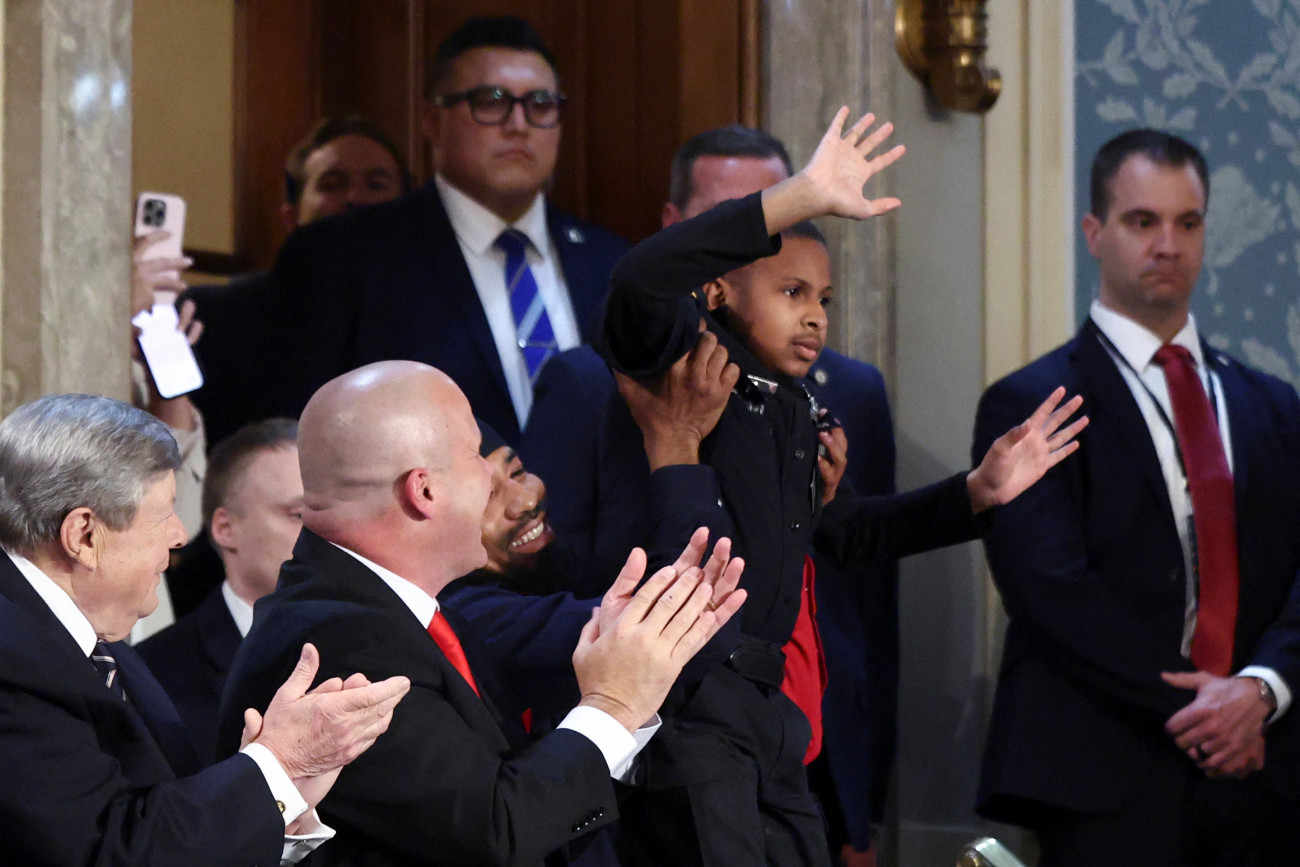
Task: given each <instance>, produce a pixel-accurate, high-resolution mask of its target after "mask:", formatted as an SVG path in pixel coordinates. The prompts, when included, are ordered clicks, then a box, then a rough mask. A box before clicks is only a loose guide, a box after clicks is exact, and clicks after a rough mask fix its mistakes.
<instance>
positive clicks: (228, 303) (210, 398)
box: [177, 271, 296, 450]
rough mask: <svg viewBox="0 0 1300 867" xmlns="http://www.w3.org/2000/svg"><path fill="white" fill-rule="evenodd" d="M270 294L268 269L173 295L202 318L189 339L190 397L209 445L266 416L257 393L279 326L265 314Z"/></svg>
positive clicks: (267, 373) (265, 376)
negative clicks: (198, 379)
mask: <svg viewBox="0 0 1300 867" xmlns="http://www.w3.org/2000/svg"><path fill="white" fill-rule="evenodd" d="M270 297H271V275H270V273H269V272H266V271H256V272H253V273H249V274H240V275H237V276H235V277H232V278H231V280H230V282H229V283H225V284H222V285H215V286H192V287H190V288H189V289H187V290H186V291H185V292H184V294H182V295H181V297H180V299H179V300H178V301H177V305H178V306H179V305H180V304H183V303H184V302H185V301H193V302H194V316H195V318H196V319H197V320H198V321H200V322H202V323H203V335H202V336H201V337H200V338H199V341H198V342H197V343H195V344H194V356H195V358H197V359H198V362H199V368H200V369H201V370H202V371H203V387H202V388H200V389H199V390H198V391H195V392H194V393H193V394H191V395H190V399H191V400H192V401H193V402H194V405H195V406H196V407H198V409H199V411H200V412H201V413H203V427H204V433H205V434H206V436H207V440H208V448H209V450H211V448H212V447H213V446H215V445H216V444H217V443H219V442H221V441H222V440H223V439H225V438H226V437H228V436H230V435H231V434H232V433H234V432H235V431H237V430H239V429H240V428H241V427H243V426H244V425H246V424H249V423H250V422H254V421H259V420H261V419H263V418H267V417H268V416H267V415H266V411H267V409H266V408H263V407H261V406H260V405H259V404H260V401H259V400H258V396H259V395H260V394H261V393H262V392H263V390H264V389H265V387H266V383H267V380H268V379H269V378H271V377H273V376H274V375H275V374H274V373H273V370H274V368H273V367H271V364H272V363H273V359H272V358H269V357H268V356H267V352H268V347H269V346H272V345H274V344H273V343H272V342H271V341H273V340H274V338H275V335H276V334H277V333H278V332H279V331H280V329H279V328H277V327H275V323H274V322H273V320H272V319H271V317H270V308H269V306H268V305H269V300H270ZM295 415H296V413H295Z"/></svg>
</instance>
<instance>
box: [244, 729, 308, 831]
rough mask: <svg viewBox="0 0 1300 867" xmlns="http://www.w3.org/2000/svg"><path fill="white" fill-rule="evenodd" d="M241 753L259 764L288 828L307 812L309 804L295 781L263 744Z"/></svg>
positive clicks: (250, 747)
mask: <svg viewBox="0 0 1300 867" xmlns="http://www.w3.org/2000/svg"><path fill="white" fill-rule="evenodd" d="M240 752H241V753H243V754H244V755H246V756H248V757H249V758H250V759H252V760H253V761H254V762H256V763H257V767H258V769H259V770H261V772H262V776H263V777H265V778H266V785H267V788H269V789H270V790H271V797H272V798H275V803H276V806H277V807H279V808H280V813H281V814H282V815H283V817H284V824H285V827H286V828H287V827H288V826H289V823H291V822H292V821H293V820H294V819H297V818H298V817H299V816H301V815H302V814H303V813H305V812H307V802H306V801H304V800H303V798H302V795H300V794H298V789H297V787H295V786H294V784H293V780H291V779H289V775H288V774H287V773H285V771H284V768H282V767H280V763H279V761H277V760H276V758H275V756H273V755H271V751H270V750H268V749H267V748H266V747H264V746H262V745H261V744H249V745H248V746H246V747H244V748H243V749H242V750H240Z"/></svg>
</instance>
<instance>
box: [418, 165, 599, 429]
mask: <svg viewBox="0 0 1300 867" xmlns="http://www.w3.org/2000/svg"><path fill="white" fill-rule="evenodd" d="M433 182H434V184H436V185H437V187H438V195H439V196H441V197H442V205H443V207H444V208H445V209H446V211H447V218H448V219H449V220H450V221H451V228H452V230H453V231H454V232H455V233H456V241H457V242H458V243H459V244H460V251H461V254H462V255H464V257H465V264H466V265H467V266H469V274H470V277H472V278H473V279H474V288H475V289H476V290H478V298H479V302H480V303H481V304H482V305H483V313H484V314H486V316H487V321H488V327H489V328H491V329H492V340H493V342H494V343H496V347H497V355H498V356H499V357H500V359H501V369H502V370H503V371H504V372H505V376H506V387H507V388H508V389H509V390H510V402H511V403H512V404H514V408H515V416H516V417H517V418H518V419H519V427H520V428H523V426H524V424H525V423H526V422H527V421H528V413H529V411H530V410H531V409H532V406H533V386H532V382H531V381H530V380H529V378H528V365H527V363H526V362H525V361H524V354H523V352H522V351H521V350H520V349H519V343H518V338H517V335H516V331H515V317H514V314H513V313H512V312H511V310H510V295H509V293H508V292H507V291H506V274H505V267H506V254H505V253H504V252H503V251H502V250H499V249H498V248H497V246H496V240H497V238H499V237H500V236H501V233H502V232H504V231H505V230H506V229H518V230H519V231H520V232H522V233H523V234H524V235H525V236H527V238H528V241H529V247H528V251H527V253H526V255H527V257H528V267H529V269H530V270H531V271H532V273H533V279H534V280H535V281H537V291H538V294H539V295H541V297H542V303H543V304H544V305H545V307H546V315H547V318H549V319H550V321H551V330H552V331H553V332H554V333H555V342H556V344H557V345H558V346H559V351H561V352H563V351H564V350H566V349H572V348H574V347H575V346H577V345H578V344H579V343H581V342H582V333H581V331H579V329H578V319H577V316H575V315H574V312H573V301H572V300H571V299H570V298H569V289H568V285H567V284H566V283H565V282H564V272H563V270H562V269H561V268H560V263H559V259H558V257H557V255H556V253H555V247H554V245H553V244H552V243H551V234H550V232H549V231H548V230H547V227H546V199H545V198H544V197H543V196H542V194H541V193H538V194H537V198H536V199H534V200H533V204H532V205H531V206H530V207H529V208H528V210H527V211H525V212H524V215H523V216H522V217H520V218H519V219H518V220H516V221H515V222H514V223H512V224H507V223H506V222H505V221H504V220H502V219H501V218H500V217H498V216H497V215H496V214H494V213H492V212H491V211H489V210H488V209H487V208H485V207H483V206H482V205H480V204H479V203H478V202H476V201H474V200H473V199H471V198H470V197H469V196H467V195H465V194H464V193H462V192H461V191H460V190H458V189H456V188H455V187H453V186H452V185H451V184H450V183H448V182H447V181H446V180H444V179H443V178H442V177H441V176H438V175H435V176H434V179H433Z"/></svg>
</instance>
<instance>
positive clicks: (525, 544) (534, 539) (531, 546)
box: [510, 512, 555, 554]
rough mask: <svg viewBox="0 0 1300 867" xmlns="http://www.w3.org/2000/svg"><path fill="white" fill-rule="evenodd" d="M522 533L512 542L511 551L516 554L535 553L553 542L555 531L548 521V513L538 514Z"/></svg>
mask: <svg viewBox="0 0 1300 867" xmlns="http://www.w3.org/2000/svg"><path fill="white" fill-rule="evenodd" d="M525 526H527V529H525V530H524V531H523V532H522V533H520V534H519V535H518V536H516V537H515V538H514V540H513V541H512V542H511V543H510V551H511V553H514V554H535V553H537V552H538V551H540V550H542V549H543V548H545V547H546V546H547V545H549V544H551V539H552V538H554V535H555V534H554V533H553V532H552V531H551V528H550V525H549V524H547V523H546V513H545V512H543V513H542V514H540V515H538V516H537V517H536V518H535V519H533V521H532V522H531V524H530V525H525Z"/></svg>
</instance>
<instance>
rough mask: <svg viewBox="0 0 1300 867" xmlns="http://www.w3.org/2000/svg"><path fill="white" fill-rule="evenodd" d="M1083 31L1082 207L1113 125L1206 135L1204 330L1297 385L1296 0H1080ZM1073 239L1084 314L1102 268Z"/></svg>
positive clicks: (1299, 101) (1078, 166)
mask: <svg viewBox="0 0 1300 867" xmlns="http://www.w3.org/2000/svg"><path fill="white" fill-rule="evenodd" d="M1075 34H1076V46H1075V60H1076V67H1075V123H1076V138H1075V189H1076V212H1077V213H1078V214H1080V215H1082V214H1083V213H1085V212H1086V210H1087V207H1088V202H1087V198H1088V166H1089V162H1090V161H1091V159H1092V155H1093V153H1094V152H1096V150H1097V148H1098V146H1100V145H1101V144H1102V143H1103V142H1105V141H1106V140H1107V139H1109V138H1110V137H1111V136H1113V135H1115V134H1116V133H1119V132H1122V131H1123V130H1125V129H1128V128H1130V127H1135V126H1151V127H1156V128H1160V129H1165V130H1168V131H1170V132H1173V133H1176V134H1178V135H1181V136H1182V137H1184V138H1186V139H1188V140H1189V141H1191V142H1192V143H1193V144H1195V145H1196V146H1197V147H1199V148H1201V150H1202V151H1204V153H1205V156H1206V158H1207V159H1208V160H1209V163H1210V205H1209V213H1208V215H1207V218H1206V241H1205V266H1204V272H1203V274H1202V277H1201V281H1200V283H1199V284H1198V286H1197V290H1196V295H1195V297H1194V299H1193V303H1192V309H1193V312H1194V313H1195V315H1196V319H1197V323H1198V325H1199V326H1200V328H1201V333H1202V334H1203V335H1204V336H1205V337H1206V338H1207V339H1208V340H1209V341H1210V343H1212V344H1213V345H1214V346H1216V347H1218V348H1220V349H1225V350H1227V351H1228V352H1230V353H1232V354H1234V355H1236V356H1238V357H1239V358H1241V359H1243V360H1245V361H1247V362H1248V363H1250V364H1252V365H1253V366H1255V367H1258V368H1260V369H1262V370H1266V371H1268V372H1269V373H1273V374H1276V375H1278V376H1281V377H1282V378H1284V379H1286V380H1288V381H1290V382H1291V383H1293V384H1295V385H1297V386H1300V0H1076V2H1075ZM1077 249H1078V262H1077V276H1078V280H1077V282H1076V286H1077V287H1078V291H1077V295H1076V299H1075V309H1076V316H1077V317H1078V321H1083V317H1084V316H1086V315H1087V310H1088V305H1089V304H1090V303H1091V301H1092V298H1093V297H1095V295H1096V286H1097V269H1096V264H1095V262H1094V261H1093V260H1092V258H1091V257H1090V256H1089V255H1088V249H1087V247H1086V245H1084V243H1083V241H1082V238H1081V237H1080V239H1079V241H1078V244H1077Z"/></svg>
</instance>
